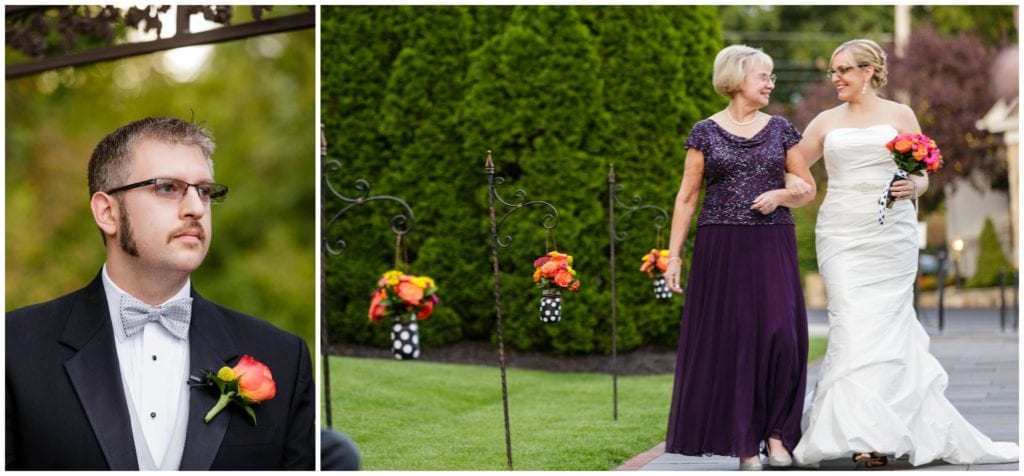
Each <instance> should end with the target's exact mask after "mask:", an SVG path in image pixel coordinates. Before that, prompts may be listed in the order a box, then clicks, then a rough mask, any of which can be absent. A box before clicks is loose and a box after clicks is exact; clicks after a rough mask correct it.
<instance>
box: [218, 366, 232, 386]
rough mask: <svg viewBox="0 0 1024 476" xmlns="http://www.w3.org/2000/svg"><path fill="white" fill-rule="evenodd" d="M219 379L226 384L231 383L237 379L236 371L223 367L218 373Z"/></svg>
mask: <svg viewBox="0 0 1024 476" xmlns="http://www.w3.org/2000/svg"><path fill="white" fill-rule="evenodd" d="M217 378H219V379H221V380H223V381H225V382H230V381H232V380H234V379H235V371H234V370H231V367H227V366H224V367H221V368H220V370H218V371H217Z"/></svg>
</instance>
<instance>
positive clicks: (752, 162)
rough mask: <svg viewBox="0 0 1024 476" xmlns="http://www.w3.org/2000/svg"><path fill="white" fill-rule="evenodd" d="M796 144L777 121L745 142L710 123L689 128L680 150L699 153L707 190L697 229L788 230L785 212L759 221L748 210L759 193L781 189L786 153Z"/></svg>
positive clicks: (797, 136) (786, 124) (789, 215)
mask: <svg viewBox="0 0 1024 476" xmlns="http://www.w3.org/2000/svg"><path fill="white" fill-rule="evenodd" d="M798 142H800V133H799V132H797V130H796V129H795V128H794V127H793V125H792V124H790V123H789V121H787V120H785V119H783V118H781V117H779V116H772V117H771V119H769V120H768V125H766V126H765V127H764V128H763V129H761V130H760V131H759V132H758V133H757V134H756V135H754V136H753V137H751V138H749V139H748V138H745V137H740V136H737V135H734V134H732V133H730V132H728V131H726V130H725V129H723V128H722V127H721V126H719V125H718V124H717V123H715V122H714V121H712V120H711V119H705V120H703V121H700V122H698V123H697V124H695V125H694V126H693V130H692V131H690V137H688V138H687V139H686V147H687V148H694V149H697V150H699V151H701V152H703V153H704V181H705V183H706V184H707V191H706V192H705V194H704V205H703V207H702V208H701V211H700V216H699V217H698V218H697V226H703V225H791V224H793V214H792V213H791V212H790V211H789V209H788V208H786V207H779V208H776V209H775V211H774V212H772V213H770V214H768V215H762V214H760V213H758V212H756V211H754V210H751V209H750V205H751V204H752V203H754V199H755V198H757V196H758V195H760V194H762V193H764V192H767V191H769V190H775V189H779V188H785V186H786V185H785V175H786V151H787V150H789V148H790V147H793V146H794V145H796V144H797V143H798Z"/></svg>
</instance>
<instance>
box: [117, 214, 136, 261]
mask: <svg viewBox="0 0 1024 476" xmlns="http://www.w3.org/2000/svg"><path fill="white" fill-rule="evenodd" d="M118 202H120V205H121V206H120V207H119V208H120V209H121V212H120V218H121V233H119V235H120V240H119V241H120V242H121V243H120V244H121V250H122V251H124V252H125V253H128V255H129V256H134V257H136V258H138V257H139V248H138V247H137V246H136V245H135V237H133V236H132V223H131V220H129V219H128V207H127V204H126V203H125V202H124V200H118Z"/></svg>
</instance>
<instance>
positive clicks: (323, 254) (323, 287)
mask: <svg viewBox="0 0 1024 476" xmlns="http://www.w3.org/2000/svg"><path fill="white" fill-rule="evenodd" d="M320 158H321V162H322V167H323V172H322V174H321V176H320V178H321V182H322V184H323V187H322V189H321V190H320V210H321V213H323V212H324V210H325V207H324V204H325V203H326V202H325V200H326V199H327V198H328V194H330V197H329V198H331V199H332V200H335V201H337V202H341V203H342V204H343V206H342V208H341V210H339V211H338V212H337V213H335V214H334V215H333V216H332V217H331V218H330V220H327V221H326V223H324V225H323V228H321V230H320V237H321V244H322V248H321V251H320V258H321V259H320V299H321V302H320V354H321V357H322V365H323V372H324V383H323V387H324V399H325V410H326V411H327V427H328V428H330V427H331V373H330V366H329V365H328V361H327V355H328V354H327V347H328V346H327V344H328V343H327V306H326V305H325V301H326V299H327V255H331V256H339V255H341V254H342V253H344V252H345V250H346V249H347V248H348V243H347V242H346V241H345V239H344V237H341V236H339V237H336V238H334V239H333V240H332V239H331V238H330V237H331V233H332V231H333V228H334V225H335V224H337V223H338V222H339V221H341V219H342V218H344V216H345V213H347V212H348V211H349V210H351V209H353V208H355V207H357V206H360V205H363V204H366V203H370V202H376V201H391V202H395V203H398V204H399V205H400V206H401V207H402V208H403V209H404V211H402V212H399V213H398V214H396V215H394V216H392V217H391V232H392V233H394V234H395V236H396V237H398V238H399V239H400V238H401V237H402V236H404V235H405V234H406V233H409V231H411V230H412V225H413V214H412V208H410V207H409V204H408V203H406V202H405V201H404V200H402V199H400V198H398V197H393V196H391V195H370V183H369V182H367V181H366V180H363V179H356V181H355V182H354V185H353V186H352V188H353V189H355V191H356V195H355V196H352V197H350V196H347V195H345V194H343V193H341V192H339V191H338V188H337V187H335V186H334V185H333V184H332V183H331V175H332V174H335V173H337V172H338V171H340V170H341V162H338V161H337V160H329V161H328V160H326V158H327V139H326V137H325V135H324V126H323V124H321V125H320ZM396 259H397V258H396Z"/></svg>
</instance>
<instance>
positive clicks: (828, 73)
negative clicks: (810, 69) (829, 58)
mask: <svg viewBox="0 0 1024 476" xmlns="http://www.w3.org/2000/svg"><path fill="white" fill-rule="evenodd" d="M867 66H869V65H868V64H866V63H862V64H858V65H857V66H836V69H826V70H825V77H826V78H827V79H832V75H833V74H837V73H838V74H839V75H840V76H843V75H845V74H846V73H849V72H850V70H853V69H854V68H864V67H867Z"/></svg>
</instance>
